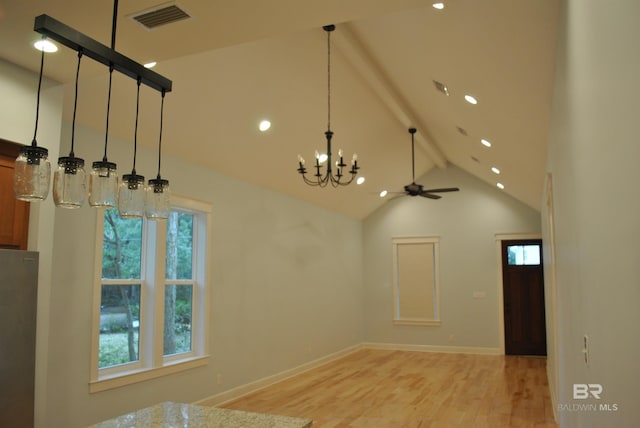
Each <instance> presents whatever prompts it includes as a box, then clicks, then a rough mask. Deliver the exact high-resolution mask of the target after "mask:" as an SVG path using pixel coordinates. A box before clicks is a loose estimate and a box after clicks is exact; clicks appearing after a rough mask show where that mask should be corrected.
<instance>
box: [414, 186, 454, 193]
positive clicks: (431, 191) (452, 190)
mask: <svg viewBox="0 0 640 428" xmlns="http://www.w3.org/2000/svg"><path fill="white" fill-rule="evenodd" d="M459 190H460V189H458V188H457V187H445V188H444V189H426V190H423V191H424V192H428V193H443V192H457V191H459Z"/></svg>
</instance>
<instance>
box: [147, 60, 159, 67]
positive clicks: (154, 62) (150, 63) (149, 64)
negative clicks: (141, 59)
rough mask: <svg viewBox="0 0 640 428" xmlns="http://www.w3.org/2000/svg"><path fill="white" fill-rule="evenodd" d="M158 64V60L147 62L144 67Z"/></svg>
mask: <svg viewBox="0 0 640 428" xmlns="http://www.w3.org/2000/svg"><path fill="white" fill-rule="evenodd" d="M156 65H158V63H157V62H156V61H151V62H148V63H146V64H145V65H144V67H145V68H153V67H155V66H156Z"/></svg>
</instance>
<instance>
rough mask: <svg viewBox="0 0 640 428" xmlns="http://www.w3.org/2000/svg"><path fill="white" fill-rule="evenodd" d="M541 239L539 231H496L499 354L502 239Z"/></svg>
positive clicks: (502, 339) (502, 327)
mask: <svg viewBox="0 0 640 428" xmlns="http://www.w3.org/2000/svg"><path fill="white" fill-rule="evenodd" d="M526 239H542V234H541V233H537V232H536V233H496V261H497V263H498V267H497V269H496V270H497V271H498V331H499V333H498V334H499V341H500V354H501V355H505V344H504V289H503V285H502V279H503V278H502V241H515V240H526Z"/></svg>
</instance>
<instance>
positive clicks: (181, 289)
mask: <svg viewBox="0 0 640 428" xmlns="http://www.w3.org/2000/svg"><path fill="white" fill-rule="evenodd" d="M172 203H173V205H174V206H173V207H172V210H171V214H170V216H169V218H168V219H167V220H166V221H147V220H146V219H122V218H120V216H119V215H118V211H117V209H108V210H99V213H98V222H97V223H98V227H97V232H96V261H95V266H96V269H95V272H96V281H95V290H94V329H93V331H94V334H93V336H94V337H93V342H92V343H93V346H94V352H93V358H92V364H91V379H92V381H91V386H90V390H91V392H98V391H102V390H106V389H111V388H115V387H118V386H122V385H126V384H129V383H134V382H139V381H143V380H146V379H152V378H155V377H158V376H163V375H166V374H171V373H175V372H177V371H180V370H183V369H188V368H192V367H196V366H200V365H204V364H206V363H207V361H208V356H207V352H208V350H207V340H206V339H207V324H208V323H207V310H206V302H207V295H208V273H207V268H206V266H207V263H206V256H207V253H210V252H209V251H208V246H209V244H210V237H209V235H210V230H211V225H210V221H211V207H210V206H209V205H208V204H204V203H200V202H196V201H191V200H186V199H182V198H179V197H176V196H173V197H172Z"/></svg>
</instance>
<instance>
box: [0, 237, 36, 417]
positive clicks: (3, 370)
mask: <svg viewBox="0 0 640 428" xmlns="http://www.w3.org/2000/svg"><path fill="white" fill-rule="evenodd" d="M37 290H38V253H36V252H33V251H17V250H4V249H0V427H21V428H22V427H33V421H34V416H33V409H34V406H33V399H34V384H35V362H36V308H37Z"/></svg>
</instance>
